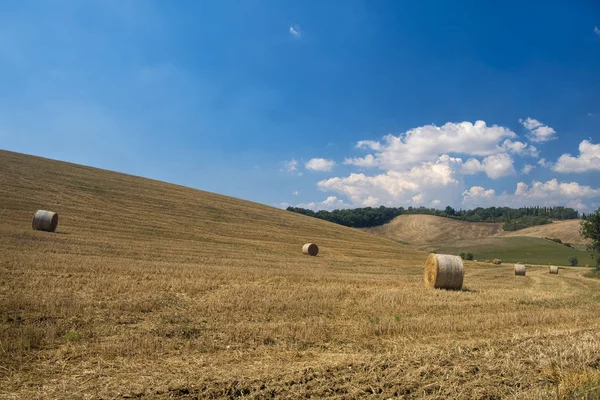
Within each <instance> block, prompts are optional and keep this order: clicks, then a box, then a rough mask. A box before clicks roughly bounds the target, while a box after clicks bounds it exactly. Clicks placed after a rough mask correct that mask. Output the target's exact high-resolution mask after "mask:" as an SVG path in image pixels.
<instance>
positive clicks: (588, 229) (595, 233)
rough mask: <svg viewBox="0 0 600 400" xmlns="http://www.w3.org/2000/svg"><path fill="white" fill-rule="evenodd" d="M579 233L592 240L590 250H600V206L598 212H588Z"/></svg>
mask: <svg viewBox="0 0 600 400" xmlns="http://www.w3.org/2000/svg"><path fill="white" fill-rule="evenodd" d="M579 233H580V234H581V237H583V238H585V239H591V240H592V244H591V245H590V247H591V249H590V250H592V251H595V252H600V208H599V209H597V210H596V212H594V213H592V214H588V215H587V219H585V220H583V221H581V229H580V230H579Z"/></svg>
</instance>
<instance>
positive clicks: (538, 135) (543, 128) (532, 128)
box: [519, 117, 557, 143]
mask: <svg viewBox="0 0 600 400" xmlns="http://www.w3.org/2000/svg"><path fill="white" fill-rule="evenodd" d="M519 122H520V123H521V124H522V125H523V126H524V127H525V129H527V130H528V131H529V132H528V133H527V138H528V139H529V140H530V141H532V142H536V143H543V142H547V141H549V140H554V139H556V138H557V137H556V131H555V130H554V129H553V128H551V127H549V126H548V125H545V124H543V123H541V122H540V121H538V120H537V119H533V118H530V117H527V118H526V119H520V120H519Z"/></svg>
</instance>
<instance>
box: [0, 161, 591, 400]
mask: <svg viewBox="0 0 600 400" xmlns="http://www.w3.org/2000/svg"><path fill="white" fill-rule="evenodd" d="M37 209H48V210H52V211H56V212H58V213H59V222H58V229H57V232H56V233H47V232H40V231H33V230H32V229H31V218H32V216H33V213H34V212H35V211H36V210H37ZM309 241H312V242H315V243H317V244H318V245H319V246H320V252H319V256H317V257H308V256H303V255H302V254H301V251H300V249H301V246H302V244H303V243H306V242H309ZM425 257H426V253H424V252H422V251H420V250H418V249H415V248H412V247H409V246H404V245H400V244H398V243H396V242H394V241H392V240H389V239H387V238H383V237H378V236H376V235H372V234H369V233H367V232H361V231H358V230H355V229H351V228H345V227H342V226H339V225H335V224H332V223H328V222H326V221H322V220H318V219H315V218H310V217H305V216H302V215H298V214H294V213H290V212H286V211H283V210H279V209H275V208H272V207H267V206H264V205H260V204H256V203H252V202H248V201H243V200H239V199H234V198H231V197H226V196H221V195H218V194H213V193H207V192H203V191H199V190H194V189H190V188H185V187H182V186H177V185H172V184H168V183H164V182H158V181H153V180H149V179H144V178H139V177H134V176H129V175H124V174H119V173H115V172H109V171H104V170H99V169H94V168H89V167H84V166H80V165H74V164H68V163H64V162H59V161H52V160H47V159H42V158H38V157H32V156H26V155H22V154H16V153H11V152H5V151H0V398H46V399H60V398H89V399H106V398H116V399H118V398H151V399H193V398H223V399H225V398H226V399H232V398H249V397H251V398H282V397H283V398H299V397H302V398H310V397H312V398H324V397H330V398H361V397H365V398H366V397H369V398H372V397H379V398H389V397H404V398H429V399H434V398H440V397H443V398H457V399H471V398H504V397H509V396H516V397H519V398H545V397H548V396H553V395H554V393H555V389H554V388H553V387H552V386H550V385H548V384H547V382H548V379H551V378H552V377H553V378H552V379H555V381H556V382H557V383H556V384H557V385H560V390H561V393H564V394H565V395H573V396H577V395H579V394H581V393H592V394H593V393H595V392H593V390H596V391H597V389H593V388H594V387H595V386H598V384H599V383H600V370H599V369H598V354H599V353H600V334H599V333H598V332H600V329H599V328H600V322H599V321H600V318H598V317H600V298H598V290H599V289H600V281H599V280H595V279H588V278H585V277H584V276H583V272H584V271H582V269H578V268H574V269H569V268H561V270H560V273H559V275H552V276H551V275H549V274H548V273H547V270H546V269H545V268H531V269H529V270H528V271H527V276H526V277H515V276H514V275H513V274H512V270H511V266H509V265H502V266H500V267H493V266H490V265H484V264H480V263H466V265H465V270H466V275H465V286H466V287H465V290H463V291H459V292H450V291H443V290H427V289H426V288H425V287H424V285H423V263H424V261H425ZM532 360H533V361H532ZM556 368H558V369H559V371H560V374H559V375H556V374H555V372H553V371H555V370H556ZM553 374H554V375H553ZM557 376H558V377H557ZM590 391H591V392H590Z"/></svg>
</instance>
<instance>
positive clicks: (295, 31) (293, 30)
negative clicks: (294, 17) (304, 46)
mask: <svg viewBox="0 0 600 400" xmlns="http://www.w3.org/2000/svg"><path fill="white" fill-rule="evenodd" d="M289 32H290V34H291V35H292V36H293V37H295V38H297V39H300V38H301V37H302V31H301V30H300V27H299V26H298V25H290V29H289Z"/></svg>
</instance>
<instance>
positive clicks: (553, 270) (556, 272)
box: [550, 265, 558, 274]
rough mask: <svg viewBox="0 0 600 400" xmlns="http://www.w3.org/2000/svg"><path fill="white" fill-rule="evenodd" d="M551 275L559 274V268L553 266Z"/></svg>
mask: <svg viewBox="0 0 600 400" xmlns="http://www.w3.org/2000/svg"><path fill="white" fill-rule="evenodd" d="M550 273H551V274H558V267H557V266H556V265H551V266H550Z"/></svg>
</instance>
